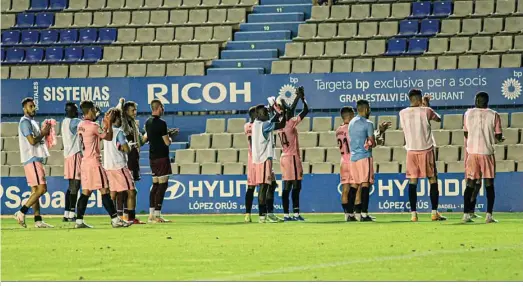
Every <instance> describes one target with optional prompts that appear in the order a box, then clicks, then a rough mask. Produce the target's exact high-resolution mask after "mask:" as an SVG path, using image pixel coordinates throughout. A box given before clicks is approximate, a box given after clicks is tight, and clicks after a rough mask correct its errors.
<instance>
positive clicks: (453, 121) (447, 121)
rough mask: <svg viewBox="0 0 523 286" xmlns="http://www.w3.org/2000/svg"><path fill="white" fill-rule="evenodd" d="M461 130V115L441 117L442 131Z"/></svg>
mask: <svg viewBox="0 0 523 286" xmlns="http://www.w3.org/2000/svg"><path fill="white" fill-rule="evenodd" d="M462 128H463V114H445V115H443V129H446V130H454V129H462Z"/></svg>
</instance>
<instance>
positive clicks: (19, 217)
mask: <svg viewBox="0 0 523 286" xmlns="http://www.w3.org/2000/svg"><path fill="white" fill-rule="evenodd" d="M14 217H15V219H16V221H17V222H18V224H19V225H20V226H22V227H24V228H25V227H27V225H26V224H25V214H23V213H22V212H21V211H17V212H16V213H15V214H14Z"/></svg>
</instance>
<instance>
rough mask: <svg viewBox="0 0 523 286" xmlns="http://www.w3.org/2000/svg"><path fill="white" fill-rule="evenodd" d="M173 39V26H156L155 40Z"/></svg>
mask: <svg viewBox="0 0 523 286" xmlns="http://www.w3.org/2000/svg"><path fill="white" fill-rule="evenodd" d="M173 40H174V28H173V27H167V28H157V29H156V38H155V42H161V43H163V42H166V43H169V42H172V41H173Z"/></svg>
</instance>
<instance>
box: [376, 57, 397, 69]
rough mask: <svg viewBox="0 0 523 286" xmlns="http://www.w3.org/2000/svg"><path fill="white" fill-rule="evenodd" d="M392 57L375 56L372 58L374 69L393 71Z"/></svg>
mask: <svg viewBox="0 0 523 286" xmlns="http://www.w3.org/2000/svg"><path fill="white" fill-rule="evenodd" d="M393 70H394V59H393V58H376V59H374V71H393Z"/></svg>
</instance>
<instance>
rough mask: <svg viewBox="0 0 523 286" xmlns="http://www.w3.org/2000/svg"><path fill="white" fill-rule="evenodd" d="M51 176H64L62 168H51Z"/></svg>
mask: <svg viewBox="0 0 523 286" xmlns="http://www.w3.org/2000/svg"><path fill="white" fill-rule="evenodd" d="M50 175H51V176H53V177H59V176H63V175H64V166H51V174H50Z"/></svg>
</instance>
